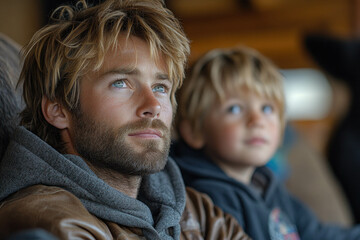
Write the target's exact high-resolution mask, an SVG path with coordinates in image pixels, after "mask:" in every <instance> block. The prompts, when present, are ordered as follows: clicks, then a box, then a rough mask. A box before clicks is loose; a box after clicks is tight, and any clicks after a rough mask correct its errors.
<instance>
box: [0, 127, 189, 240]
mask: <svg viewBox="0 0 360 240" xmlns="http://www.w3.org/2000/svg"><path fill="white" fill-rule="evenodd" d="M36 184H43V185H49V186H58V187H61V188H63V189H65V190H67V191H69V192H71V193H73V194H74V195H75V196H77V197H78V198H79V199H80V200H81V202H82V203H83V204H84V206H85V207H86V208H87V209H88V211H89V212H90V213H92V214H94V215H95V216H97V217H99V218H102V219H105V220H108V221H112V222H115V223H117V224H119V225H123V226H128V227H137V228H141V229H142V230H143V233H144V235H145V236H146V237H147V238H149V239H173V238H175V239H176V238H178V237H179V234H180V225H179V222H180V218H181V215H182V213H183V210H184V207H185V201H186V196H185V187H184V183H183V180H182V177H181V174H180V171H179V169H178V168H177V166H176V164H175V163H174V162H173V160H172V159H170V158H169V160H168V162H167V164H166V166H165V169H164V170H163V171H160V172H158V173H155V174H151V175H148V176H145V177H144V178H143V179H142V183H141V186H140V189H139V195H138V198H137V199H135V198H131V197H128V196H127V195H125V194H123V193H121V192H119V191H117V190H115V189H114V188H112V187H110V186H109V185H108V184H107V183H105V182H104V181H103V180H101V179H100V178H98V177H97V176H96V175H95V173H94V172H92V170H91V169H90V168H89V167H88V165H87V164H86V163H85V161H83V159H82V158H81V157H79V156H75V155H62V154H60V153H59V152H57V151H56V150H55V149H54V148H52V147H51V146H50V145H48V144H47V143H46V142H44V141H43V140H41V139H40V138H39V137H37V136H36V135H35V134H33V133H32V132H30V131H28V130H27V129H25V128H24V127H18V128H17V129H16V130H15V131H14V134H13V136H12V138H11V140H10V144H9V146H8V148H7V150H6V152H5V155H4V157H3V159H2V160H1V162H0V186H1V188H0V200H2V199H4V198H6V197H7V196H9V195H10V194H12V193H14V192H16V191H18V190H20V189H22V188H26V187H28V186H32V185H36ZM169 229H172V231H168V230H169ZM169 232H173V235H172V236H169V235H168V234H169Z"/></svg>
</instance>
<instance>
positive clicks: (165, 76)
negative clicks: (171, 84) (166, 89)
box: [156, 72, 170, 81]
mask: <svg viewBox="0 0 360 240" xmlns="http://www.w3.org/2000/svg"><path fill="white" fill-rule="evenodd" d="M156 78H157V79H160V80H169V81H170V78H169V74H166V73H162V72H159V73H156Z"/></svg>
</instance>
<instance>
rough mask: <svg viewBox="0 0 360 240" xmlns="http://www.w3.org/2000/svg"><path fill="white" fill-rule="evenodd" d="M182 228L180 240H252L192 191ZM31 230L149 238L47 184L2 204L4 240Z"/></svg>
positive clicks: (0, 219)
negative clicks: (108, 219)
mask: <svg viewBox="0 0 360 240" xmlns="http://www.w3.org/2000/svg"><path fill="white" fill-rule="evenodd" d="M180 225H181V235H180V239H196V240H198V239H208V240H210V239H250V238H249V237H247V235H246V234H245V233H244V231H243V229H242V228H241V227H240V226H239V225H238V223H237V221H236V220H235V219H234V218H232V217H231V216H230V215H227V214H224V213H223V212H222V211H221V210H220V209H219V208H217V207H215V206H214V205H213V203H212V201H211V200H210V198H208V197H207V196H206V195H203V194H200V193H198V192H196V191H195V190H192V189H190V188H188V189H187V199H186V207H185V210H184V212H183V215H182V218H181V222H180ZM29 228H43V229H45V230H47V231H49V232H50V233H52V234H54V235H55V236H57V237H59V238H60V239H118V240H122V239H129V240H130V239H145V238H144V237H143V234H142V230H141V229H138V228H129V227H126V226H120V225H118V224H116V223H113V222H109V221H105V220H102V219H100V218H97V217H96V216H94V215H92V214H90V213H89V212H88V211H87V210H86V208H85V207H84V206H83V204H82V203H81V202H80V200H79V199H78V198H77V197H75V196H74V195H73V194H71V193H70V192H68V191H66V190H64V189H62V188H59V187H49V186H44V185H35V186H31V187H28V188H25V189H23V190H20V191H19V192H17V193H16V194H13V195H12V196H10V197H9V198H7V199H6V200H5V201H4V202H2V203H1V204H0V239H3V238H5V237H7V236H9V235H11V234H13V233H14V232H18V231H21V230H25V229H29Z"/></svg>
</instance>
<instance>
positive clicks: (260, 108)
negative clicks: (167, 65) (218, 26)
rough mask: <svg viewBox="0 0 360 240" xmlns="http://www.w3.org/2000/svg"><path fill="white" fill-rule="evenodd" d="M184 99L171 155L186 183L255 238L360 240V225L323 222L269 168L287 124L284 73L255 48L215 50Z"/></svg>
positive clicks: (196, 73)
mask: <svg viewBox="0 0 360 240" xmlns="http://www.w3.org/2000/svg"><path fill="white" fill-rule="evenodd" d="M178 97H179V109H178V116H177V121H176V128H177V131H178V132H177V133H178V137H179V141H178V142H176V143H174V144H173V146H172V150H171V155H172V157H173V158H174V159H175V160H176V161H177V163H178V165H179V166H180V168H181V170H182V173H183V176H184V179H185V183H186V184H187V185H189V186H191V187H193V188H195V189H197V190H199V191H202V192H205V193H207V194H208V195H209V196H210V197H211V198H212V199H213V201H214V202H215V204H217V205H218V206H220V207H221V208H222V209H223V210H224V211H225V212H228V213H231V214H232V215H233V216H235V217H236V218H237V220H238V221H239V223H240V225H242V226H243V227H244V229H245V232H247V233H248V234H249V236H250V237H252V238H253V239H256V240H263V239H272V240H275V239H277V240H278V239H279V240H280V239H303V240H304V239H305V240H306V239H308V240H314V239H336V240H339V239H347V240H349V239H360V227H356V228H353V229H348V230H347V229H344V228H341V227H337V226H329V225H325V224H322V223H320V222H319V221H318V220H317V218H316V217H315V216H314V215H313V214H312V212H311V211H310V210H309V209H308V208H307V207H306V206H304V205H303V204H302V203H301V202H299V201H298V200H297V199H295V198H294V197H293V196H291V195H290V194H289V193H288V192H287V190H286V189H285V188H284V187H283V186H282V185H281V183H280V181H278V180H277V179H276V178H275V177H274V175H273V174H272V172H271V171H270V170H269V169H268V168H266V167H265V166H264V165H265V164H266V163H267V162H268V161H269V160H270V158H271V157H272V156H273V154H274V153H275V151H276V149H277V148H278V147H279V145H280V144H281V140H282V134H283V130H284V126H285V102H284V93H283V86H282V75H281V74H280V73H279V72H278V70H277V68H276V67H275V66H274V65H273V64H272V63H271V62H270V61H269V60H268V59H266V58H265V57H264V56H262V55H261V54H259V53H258V52H256V51H254V50H251V49H248V48H233V49H217V50H213V51H210V52H208V53H207V54H206V55H204V56H203V57H202V58H201V59H199V60H198V61H197V62H196V63H195V65H194V66H193V68H192V72H191V74H190V76H189V78H188V79H187V80H186V81H185V83H184V85H183V87H182V89H181V92H180V94H179V95H178Z"/></svg>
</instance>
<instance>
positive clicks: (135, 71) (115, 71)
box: [101, 68, 170, 81]
mask: <svg viewBox="0 0 360 240" xmlns="http://www.w3.org/2000/svg"><path fill="white" fill-rule="evenodd" d="M112 74H127V75H140V74H141V73H140V70H139V69H137V68H116V69H110V70H108V71H106V72H104V73H102V74H101V76H106V75H112ZM155 78H156V79H159V80H169V81H170V78H169V74H167V73H164V72H157V73H156V74H155Z"/></svg>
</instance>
